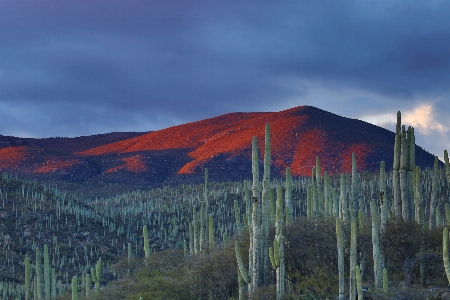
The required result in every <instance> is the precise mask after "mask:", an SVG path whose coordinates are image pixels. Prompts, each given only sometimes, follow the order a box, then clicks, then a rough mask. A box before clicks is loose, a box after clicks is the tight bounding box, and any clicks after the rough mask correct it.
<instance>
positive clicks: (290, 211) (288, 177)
mask: <svg viewBox="0 0 450 300" xmlns="http://www.w3.org/2000/svg"><path fill="white" fill-rule="evenodd" d="M285 202H286V226H288V225H289V224H290V223H291V222H292V219H293V218H294V214H293V209H292V177H291V169H290V168H286V191H285Z"/></svg>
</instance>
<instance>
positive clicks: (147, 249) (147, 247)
mask: <svg viewBox="0 0 450 300" xmlns="http://www.w3.org/2000/svg"><path fill="white" fill-rule="evenodd" d="M142 234H143V236H144V252H145V258H146V259H147V258H149V257H150V244H149V241H148V229H147V225H144V227H143V228H142Z"/></svg>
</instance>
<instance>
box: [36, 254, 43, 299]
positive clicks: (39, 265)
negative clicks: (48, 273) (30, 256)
mask: <svg viewBox="0 0 450 300" xmlns="http://www.w3.org/2000/svg"><path fill="white" fill-rule="evenodd" d="M36 278H37V279H36V287H37V298H38V300H41V299H42V298H43V294H42V262H41V250H40V249H39V247H36Z"/></svg>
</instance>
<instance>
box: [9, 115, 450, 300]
mask: <svg viewBox="0 0 450 300" xmlns="http://www.w3.org/2000/svg"><path fill="white" fill-rule="evenodd" d="M271 134H274V133H271V130H270V124H267V125H266V127H265V140H264V141H263V143H261V142H262V141H260V143H259V142H258V140H257V138H256V137H254V138H253V140H249V141H248V144H249V145H250V144H251V145H252V152H251V155H252V174H253V178H248V179H247V180H245V181H242V182H213V181H209V174H208V169H206V168H205V169H204V183H201V184H194V183H192V184H180V185H174V186H164V187H159V188H152V189H147V190H133V191H130V192H127V193H118V194H117V195H115V196H112V197H107V198H106V197H105V198H95V199H88V198H85V197H83V196H79V195H77V194H76V193H69V192H67V191H64V190H63V189H61V188H59V187H58V186H57V185H53V184H41V183H39V182H37V181H30V180H25V179H21V178H20V177H18V176H16V175H11V174H7V173H5V174H3V175H2V176H1V183H0V299H8V300H9V299H26V300H31V299H38V300H41V299H45V300H47V299H80V300H81V299H136V300H138V299H277V300H278V299H339V300H343V299H351V300H355V299H358V300H359V299H449V297H450V292H449V290H447V286H448V284H449V282H450V258H449V245H448V243H449V232H448V226H449V224H450V202H449V188H448V186H449V184H450V164H449V159H448V154H447V151H445V153H444V157H445V162H444V164H442V163H441V162H440V161H439V160H438V158H437V156H436V157H435V163H434V166H433V167H432V168H424V169H420V168H419V166H416V163H415V147H416V144H415V135H414V128H412V127H408V128H406V127H405V126H404V125H402V124H401V114H400V112H398V114H397V126H396V131H395V140H393V141H392V147H393V149H394V158H393V166H392V167H391V166H386V164H385V162H384V161H382V162H381V163H380V166H379V172H376V173H368V172H358V165H357V157H356V155H355V154H353V155H352V157H351V158H350V157H349V158H347V160H348V161H351V166H349V169H350V167H351V172H350V173H343V174H328V173H327V171H322V170H321V166H320V157H315V160H316V163H315V166H314V167H313V168H312V169H311V176H309V177H294V176H291V170H290V169H289V168H287V169H286V170H285V173H284V174H285V175H284V176H283V177H281V178H280V177H274V176H271V170H270V169H271ZM275 134H276V133H275ZM261 144H262V145H264V146H263V147H262V148H261V149H260V147H258V145H261ZM386 170H390V171H386Z"/></svg>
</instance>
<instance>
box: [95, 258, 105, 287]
mask: <svg viewBox="0 0 450 300" xmlns="http://www.w3.org/2000/svg"><path fill="white" fill-rule="evenodd" d="M102 267H103V265H102V258H101V257H100V258H99V259H98V261H97V264H96V266H95V279H96V281H95V291H96V292H99V291H100V282H101V277H102Z"/></svg>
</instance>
